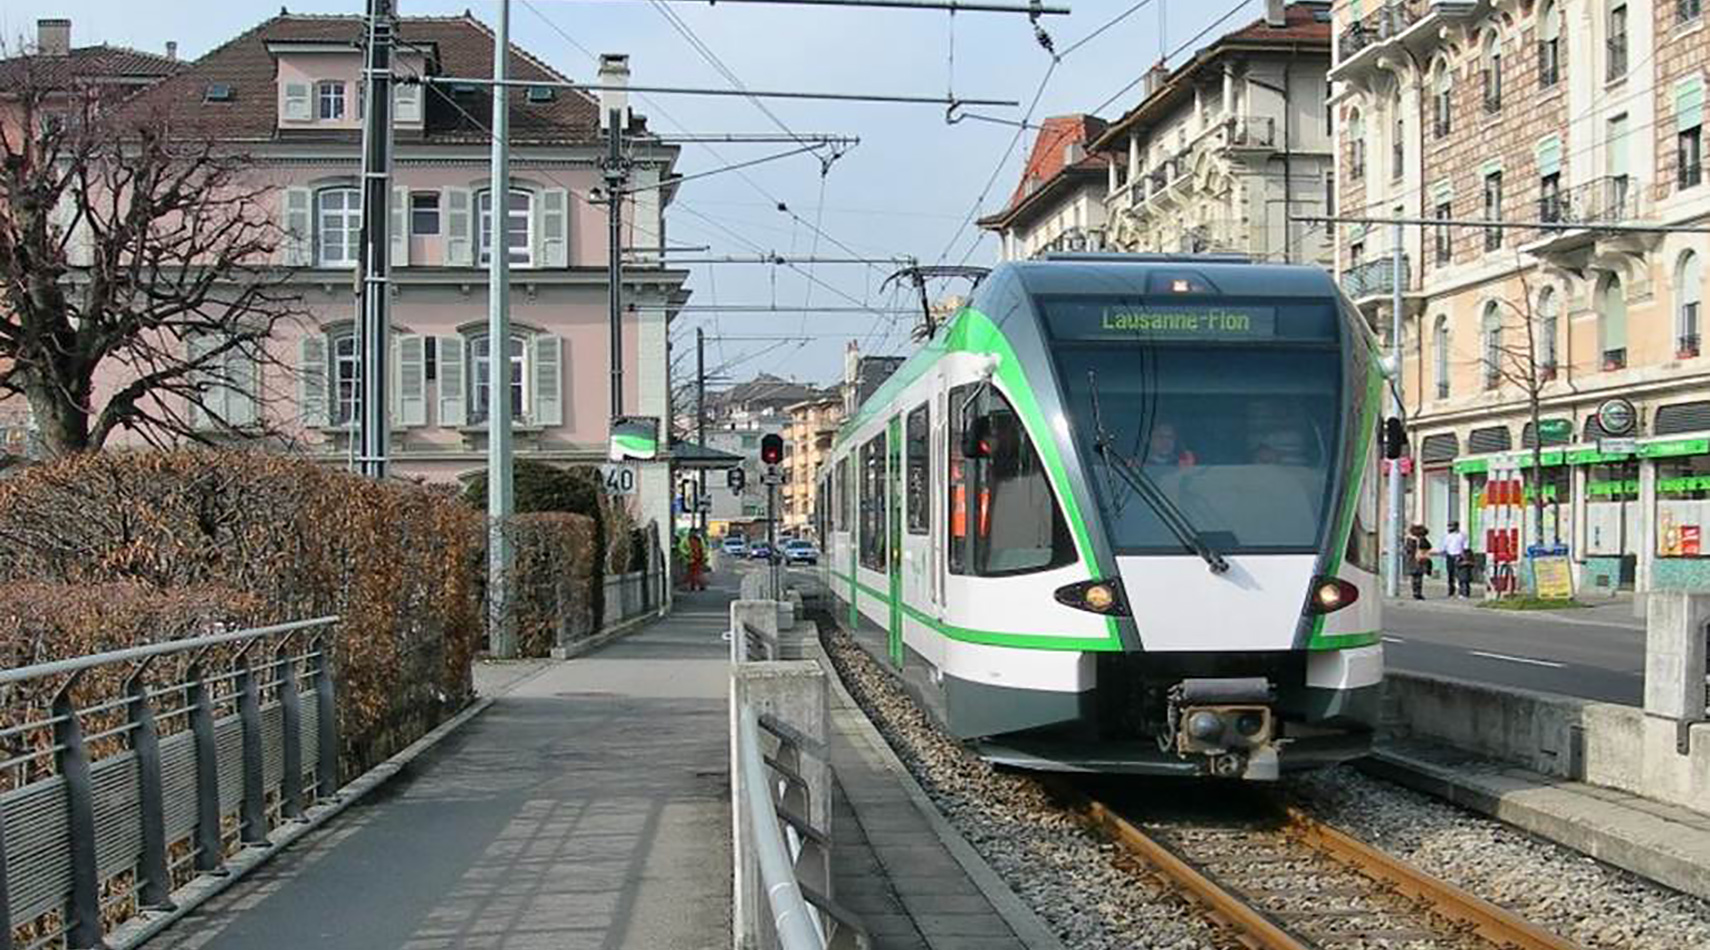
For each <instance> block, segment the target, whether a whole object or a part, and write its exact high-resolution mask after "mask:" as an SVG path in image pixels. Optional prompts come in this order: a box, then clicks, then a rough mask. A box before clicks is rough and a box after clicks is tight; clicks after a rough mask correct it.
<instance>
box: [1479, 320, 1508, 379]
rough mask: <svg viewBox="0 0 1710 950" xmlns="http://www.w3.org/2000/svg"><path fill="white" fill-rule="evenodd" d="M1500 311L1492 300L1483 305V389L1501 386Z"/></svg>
mask: <svg viewBox="0 0 1710 950" xmlns="http://www.w3.org/2000/svg"><path fill="white" fill-rule="evenodd" d="M1503 355H1504V354H1503V351H1502V310H1501V306H1500V305H1499V304H1497V303H1496V302H1495V301H1494V300H1493V301H1491V302H1490V303H1487V304H1485V305H1484V388H1486V389H1495V388H1496V387H1497V386H1500V385H1501V384H1502V358H1503Z"/></svg>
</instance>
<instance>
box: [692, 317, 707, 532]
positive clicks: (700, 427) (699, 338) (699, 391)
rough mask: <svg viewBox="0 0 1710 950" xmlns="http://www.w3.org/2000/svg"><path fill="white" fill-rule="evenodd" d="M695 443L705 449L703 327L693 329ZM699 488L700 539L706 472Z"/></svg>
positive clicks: (704, 513)
mask: <svg viewBox="0 0 1710 950" xmlns="http://www.w3.org/2000/svg"><path fill="white" fill-rule="evenodd" d="M695 441H696V442H697V443H699V444H700V447H701V448H703V449H704V448H706V447H707V331H706V330H705V328H703V327H696V328H695ZM698 479H699V482H700V484H699V486H698V487H697V490H696V492H695V508H696V509H697V513H698V514H699V515H700V523H701V537H702V538H705V537H706V536H707V516H708V515H709V514H710V512H708V511H707V510H706V509H704V508H702V507H701V506H702V505H705V504H707V501H706V497H707V470H706V469H704V468H703V469H701V470H700V473H699V475H698Z"/></svg>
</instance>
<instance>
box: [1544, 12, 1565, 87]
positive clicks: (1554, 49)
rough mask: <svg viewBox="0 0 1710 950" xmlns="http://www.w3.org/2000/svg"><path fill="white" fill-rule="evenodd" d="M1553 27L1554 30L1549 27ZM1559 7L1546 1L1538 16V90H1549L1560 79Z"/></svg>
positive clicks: (1560, 33)
mask: <svg viewBox="0 0 1710 950" xmlns="http://www.w3.org/2000/svg"><path fill="white" fill-rule="evenodd" d="M1551 26H1554V27H1555V29H1554V30H1550V29H1549V27H1551ZM1561 28H1562V22H1561V7H1560V6H1559V5H1558V4H1557V3H1556V2H1555V0H1547V2H1546V3H1545V4H1544V6H1543V8H1542V12H1540V13H1539V14H1538V88H1540V89H1550V88H1553V87H1554V86H1555V85H1556V84H1557V83H1559V82H1561V79H1562V30H1561Z"/></svg>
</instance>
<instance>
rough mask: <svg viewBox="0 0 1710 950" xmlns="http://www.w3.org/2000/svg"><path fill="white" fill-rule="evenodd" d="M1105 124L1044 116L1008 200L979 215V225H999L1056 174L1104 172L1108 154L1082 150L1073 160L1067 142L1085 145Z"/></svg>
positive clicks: (1095, 118)
mask: <svg viewBox="0 0 1710 950" xmlns="http://www.w3.org/2000/svg"><path fill="white" fill-rule="evenodd" d="M1104 127H1105V121H1104V120H1103V119H1101V118H1099V117H1098V116H1092V115H1084V114H1076V115H1057V116H1052V117H1050V118H1048V119H1046V120H1045V121H1044V123H1042V124H1041V125H1040V127H1039V134H1038V135H1037V136H1035V137H1034V139H1033V151H1032V152H1030V153H1029V154H1028V156H1027V165H1026V166H1025V167H1023V168H1022V170H1021V181H1019V182H1017V183H1016V186H1015V191H1014V193H1012V194H1011V195H1010V197H1009V204H1007V205H1005V206H1004V209H1003V210H1002V211H1000V212H998V213H997V214H993V215H988V216H986V217H984V218H981V219H980V221H979V224H980V226H981V227H984V228H994V227H1001V226H1002V222H1003V221H1004V219H1006V218H1008V217H1009V216H1010V215H1011V214H1013V213H1015V212H1016V211H1017V210H1018V209H1020V208H1021V206H1022V205H1023V204H1025V203H1026V202H1027V200H1028V199H1029V198H1032V197H1033V196H1034V195H1037V194H1041V193H1043V192H1045V191H1047V190H1048V189H1050V187H1051V186H1052V185H1054V184H1056V183H1057V181H1058V179H1059V178H1069V177H1076V176H1086V175H1092V174H1094V173H1096V174H1098V175H1102V174H1104V168H1105V166H1106V165H1108V164H1109V163H1110V156H1108V155H1104V154H1100V153H1096V152H1093V153H1086V154H1083V155H1082V156H1081V157H1080V158H1079V159H1077V160H1076V161H1075V162H1074V163H1073V164H1070V163H1069V160H1068V158H1069V156H1068V152H1069V148H1068V147H1069V146H1070V145H1073V144H1076V143H1079V144H1080V145H1082V146H1085V145H1086V144H1087V143H1089V142H1091V141H1092V140H1093V139H1096V138H1098V137H1099V136H1100V135H1102V134H1103V133H1104Z"/></svg>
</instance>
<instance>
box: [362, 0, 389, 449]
mask: <svg viewBox="0 0 1710 950" xmlns="http://www.w3.org/2000/svg"><path fill="white" fill-rule="evenodd" d="M367 25H368V55H367V58H366V62H365V63H364V66H363V71H362V81H363V88H364V89H365V90H366V93H365V94H366V96H367V105H368V113H367V115H365V116H364V117H363V124H362V236H363V244H364V247H363V252H364V253H363V255H362V288H361V293H362V297H361V302H360V303H359V305H358V311H357V315H356V316H357V319H356V325H357V326H358V327H360V328H361V335H360V340H359V342H360V346H361V359H362V402H361V408H362V412H361V414H360V416H359V418H358V425H359V426H360V430H361V431H360V441H361V453H360V456H359V460H358V465H359V466H360V470H361V472H362V473H363V474H364V475H367V476H369V477H371V478H385V477H386V453H387V445H386V442H387V437H388V435H389V434H390V430H389V429H388V428H387V419H386V410H387V405H386V403H387V401H388V400H387V399H386V363H387V359H388V357H389V355H390V352H391V342H390V338H389V331H390V329H391V324H390V318H389V316H388V314H387V309H388V306H389V304H390V294H389V293H388V288H387V282H388V280H389V270H390V268H391V263H392V261H391V254H392V235H391V223H392V209H391V204H390V202H391V197H392V30H393V28H394V26H395V24H394V22H393V5H392V0H368V24H367Z"/></svg>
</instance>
